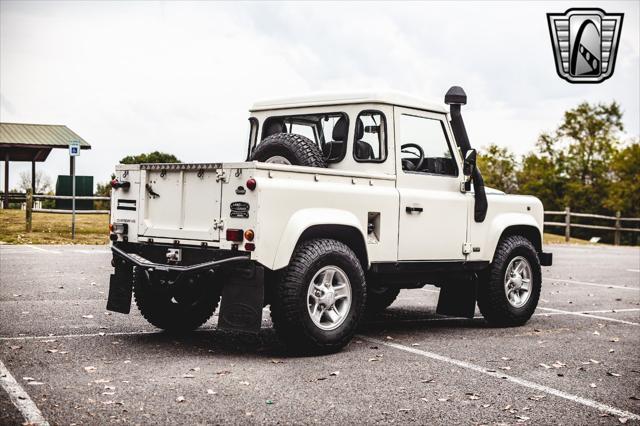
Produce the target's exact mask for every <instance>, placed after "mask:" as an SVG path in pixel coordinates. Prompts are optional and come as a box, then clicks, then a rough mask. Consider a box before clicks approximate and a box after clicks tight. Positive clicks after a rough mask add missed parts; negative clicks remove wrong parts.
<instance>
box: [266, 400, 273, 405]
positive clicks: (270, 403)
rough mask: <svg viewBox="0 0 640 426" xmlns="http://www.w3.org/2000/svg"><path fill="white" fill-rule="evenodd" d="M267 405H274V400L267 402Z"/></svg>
mask: <svg viewBox="0 0 640 426" xmlns="http://www.w3.org/2000/svg"><path fill="white" fill-rule="evenodd" d="M265 403H266V404H267V405H273V401H272V400H270V399H267V400H266V401H265Z"/></svg>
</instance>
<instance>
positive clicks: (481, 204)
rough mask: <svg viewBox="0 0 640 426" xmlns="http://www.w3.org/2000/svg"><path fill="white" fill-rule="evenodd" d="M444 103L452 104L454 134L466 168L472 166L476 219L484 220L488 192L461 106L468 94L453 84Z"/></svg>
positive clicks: (471, 175) (471, 177) (465, 101)
mask: <svg viewBox="0 0 640 426" xmlns="http://www.w3.org/2000/svg"><path fill="white" fill-rule="evenodd" d="M444 103H445V104H447V105H450V115H451V128H452V129H453V135H454V136H455V138H456V143H457V144H458V146H459V147H460V150H461V151H462V156H463V157H464V158H465V168H467V167H468V168H470V170H469V172H470V173H469V176H470V180H471V182H473V188H474V193H475V204H474V212H473V213H474V214H473V216H474V220H475V221H476V222H482V221H484V219H485V217H486V216H487V208H488V204H487V194H486V193H485V191H484V180H483V179H482V174H481V173H480V170H479V169H478V168H477V167H476V165H475V155H476V154H475V150H474V149H472V148H471V144H470V143H469V136H468V135H467V130H466V129H465V127H464V120H463V119H462V114H461V113H460V110H461V106H462V105H466V104H467V94H466V93H465V92H464V90H463V89H462V87H459V86H453V87H451V88H450V89H449V90H448V91H447V94H446V95H445V96H444ZM465 175H466V173H465Z"/></svg>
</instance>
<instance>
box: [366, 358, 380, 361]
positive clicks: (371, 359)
mask: <svg viewBox="0 0 640 426" xmlns="http://www.w3.org/2000/svg"><path fill="white" fill-rule="evenodd" d="M367 361H368V362H373V361H380V358H369V359H368V360H367Z"/></svg>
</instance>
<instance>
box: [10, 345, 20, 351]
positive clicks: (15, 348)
mask: <svg viewBox="0 0 640 426" xmlns="http://www.w3.org/2000/svg"><path fill="white" fill-rule="evenodd" d="M9 348H10V349H13V350H14V351H15V350H18V349H22V346H20V345H11V346H9Z"/></svg>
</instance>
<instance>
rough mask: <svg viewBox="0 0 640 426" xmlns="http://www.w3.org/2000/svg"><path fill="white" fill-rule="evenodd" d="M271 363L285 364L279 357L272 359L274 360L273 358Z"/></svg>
mask: <svg viewBox="0 0 640 426" xmlns="http://www.w3.org/2000/svg"><path fill="white" fill-rule="evenodd" d="M271 363H272V364H283V363H284V361H282V360H279V359H272V360H271Z"/></svg>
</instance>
